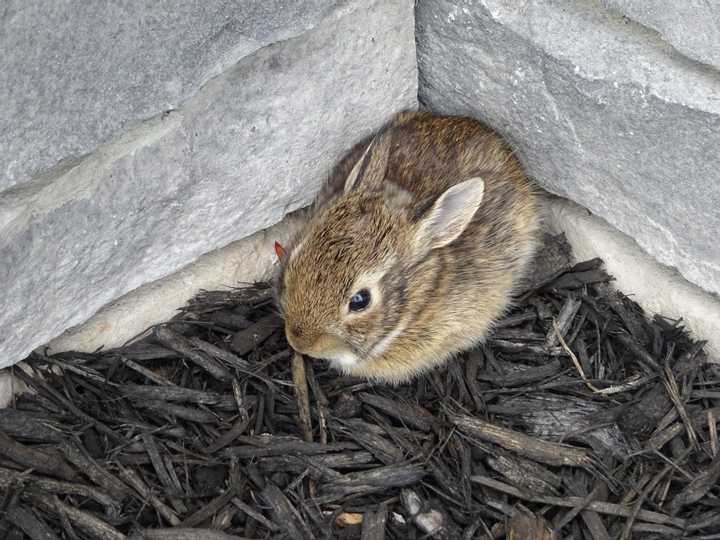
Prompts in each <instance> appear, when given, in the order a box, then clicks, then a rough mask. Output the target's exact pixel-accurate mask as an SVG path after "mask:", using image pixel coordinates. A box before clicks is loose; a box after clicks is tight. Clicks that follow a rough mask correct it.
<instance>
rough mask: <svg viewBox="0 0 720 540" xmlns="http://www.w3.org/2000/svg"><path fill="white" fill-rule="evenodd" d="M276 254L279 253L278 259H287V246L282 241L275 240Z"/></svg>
mask: <svg viewBox="0 0 720 540" xmlns="http://www.w3.org/2000/svg"><path fill="white" fill-rule="evenodd" d="M275 255H277V258H278V259H280V262H282V261H284V260H285V248H284V247H282V244H280V242H275Z"/></svg>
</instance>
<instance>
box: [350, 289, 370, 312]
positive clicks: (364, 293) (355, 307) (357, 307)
mask: <svg viewBox="0 0 720 540" xmlns="http://www.w3.org/2000/svg"><path fill="white" fill-rule="evenodd" d="M369 303H370V291H368V290H367V289H362V290H360V291H358V292H356V293H355V294H353V296H352V298H351V299H350V306H349V307H350V311H362V310H363V309H365V308H366V307H368V304H369Z"/></svg>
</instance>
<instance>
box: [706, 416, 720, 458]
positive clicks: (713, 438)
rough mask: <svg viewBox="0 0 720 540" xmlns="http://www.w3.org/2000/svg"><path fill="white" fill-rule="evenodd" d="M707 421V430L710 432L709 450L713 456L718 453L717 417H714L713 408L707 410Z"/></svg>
mask: <svg viewBox="0 0 720 540" xmlns="http://www.w3.org/2000/svg"><path fill="white" fill-rule="evenodd" d="M707 422H708V431H709V433H710V450H711V452H712V455H713V457H715V456H717V453H718V432H717V419H716V418H715V411H714V410H713V409H710V410H708V411H707Z"/></svg>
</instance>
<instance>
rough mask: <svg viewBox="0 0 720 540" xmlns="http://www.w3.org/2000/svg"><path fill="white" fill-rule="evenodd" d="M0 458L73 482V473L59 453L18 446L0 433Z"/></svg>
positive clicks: (22, 445)
mask: <svg viewBox="0 0 720 540" xmlns="http://www.w3.org/2000/svg"><path fill="white" fill-rule="evenodd" d="M0 456H5V457H7V458H8V459H10V460H11V461H14V462H15V463H17V464H18V465H22V466H23V467H26V468H30V469H34V470H36V471H38V472H41V473H43V474H49V475H50V476H55V477H57V478H62V479H63V480H73V479H74V478H75V471H74V470H73V468H72V467H70V465H68V464H67V462H66V461H65V460H64V459H63V458H62V456H61V455H60V453H59V452H54V451H43V450H38V449H36V448H33V447H31V446H26V445H24V444H20V443H19V442H17V441H15V440H14V439H12V438H10V437H8V436H7V435H5V433H4V432H2V431H0Z"/></svg>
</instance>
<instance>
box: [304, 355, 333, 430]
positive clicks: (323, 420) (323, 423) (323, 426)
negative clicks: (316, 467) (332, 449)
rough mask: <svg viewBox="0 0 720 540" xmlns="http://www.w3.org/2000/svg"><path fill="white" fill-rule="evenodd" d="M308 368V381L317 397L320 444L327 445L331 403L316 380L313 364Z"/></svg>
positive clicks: (308, 365)
mask: <svg viewBox="0 0 720 540" xmlns="http://www.w3.org/2000/svg"><path fill="white" fill-rule="evenodd" d="M305 367H306V368H307V375H308V377H307V380H308V382H309V383H310V389H311V390H312V393H313V395H314V396H315V403H316V404H317V415H318V429H319V431H320V443H321V444H327V441H328V432H327V427H328V418H329V417H330V410H329V402H328V399H327V397H325V393H324V392H323V390H322V388H321V387H320V385H319V384H318V382H317V379H316V378H315V370H314V369H313V365H312V363H309V364H307V365H306V366H305Z"/></svg>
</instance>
